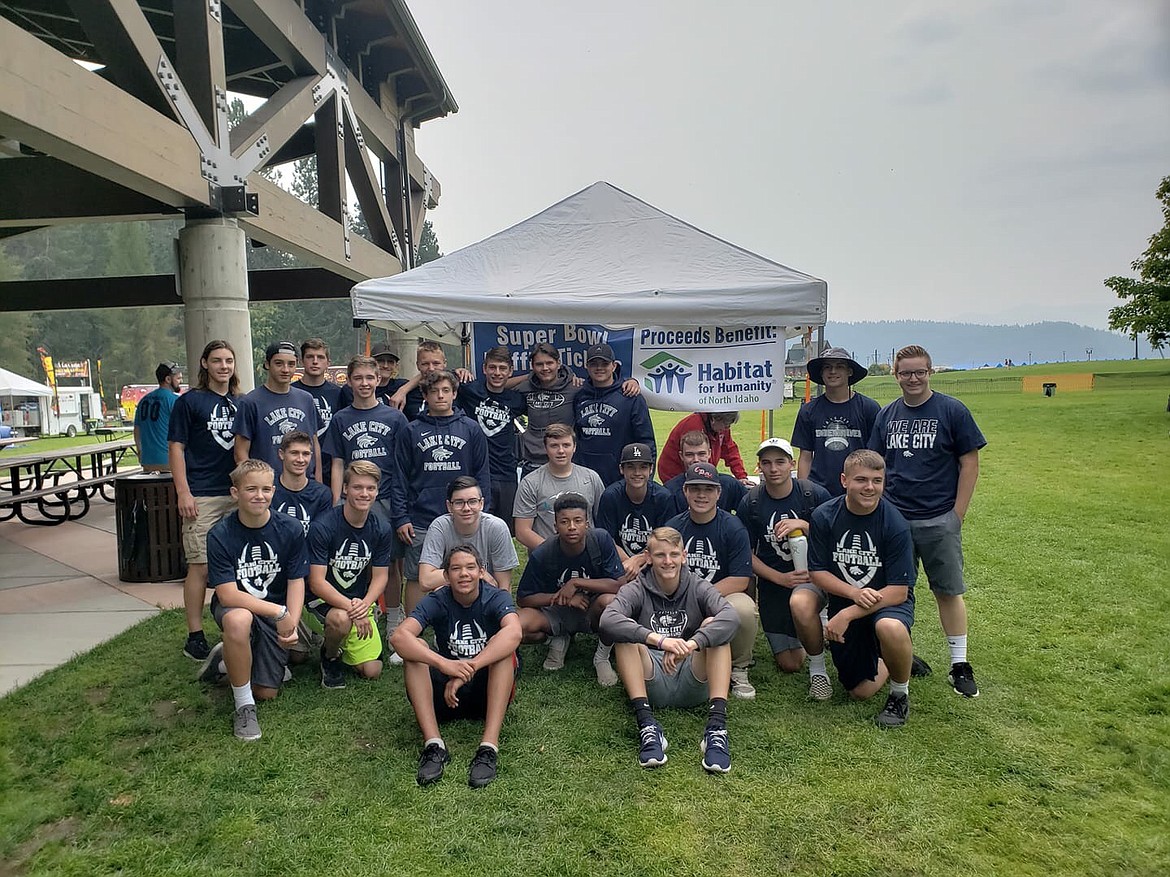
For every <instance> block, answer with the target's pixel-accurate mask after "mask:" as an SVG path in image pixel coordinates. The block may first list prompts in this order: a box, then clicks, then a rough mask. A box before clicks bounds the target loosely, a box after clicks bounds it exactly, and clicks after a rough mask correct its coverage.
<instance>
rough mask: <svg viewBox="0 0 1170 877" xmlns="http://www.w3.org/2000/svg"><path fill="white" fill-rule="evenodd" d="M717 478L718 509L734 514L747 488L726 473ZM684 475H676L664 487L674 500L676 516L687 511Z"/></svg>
mask: <svg viewBox="0 0 1170 877" xmlns="http://www.w3.org/2000/svg"><path fill="white" fill-rule="evenodd" d="M716 474H717V475H718V476H719V486H720V487H721V488H722V489H721V490H720V492H719V508H721V509H723V511H725V512H731V513H732V514H734V513H735V510H736V509H737V508H739V501H740V500H741V499H743V495H744V494H745V493H747V488H746V487H744V486H743V483H742V482H741V481H740V480H739V479H738V478H735V477H734V476H732V475H728V474H727V473H726V472H718V473H716ZM686 477H687V476H686V473H685V472H684V473H683V474H682V475H676V476H675V477H674V478H671V479H670V480H669V481H667V482H666V483H665V484H664V485H662V486H663V487H664V488H666V492H667V493H669V494H670V496H671V499H673V500H674V510H675V513H676V514H680V515H681V514H682V513H683V512H685V511H686V510H687V497H686V494H685V493H683V482H684V481H685V480H686Z"/></svg>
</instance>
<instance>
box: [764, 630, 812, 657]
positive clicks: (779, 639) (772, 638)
mask: <svg viewBox="0 0 1170 877" xmlns="http://www.w3.org/2000/svg"><path fill="white" fill-rule="evenodd" d="M764 636H766V637H767V638H768V647H769V648H771V649H772V654H773V655H778V654H780V653H781V652H791V651H793V650H794V649H803V648H804V646H803V645H801V644H800V638H799V637H795V636H789V635H788V634H786V633H769V632H768V631H766V630H765V631H764Z"/></svg>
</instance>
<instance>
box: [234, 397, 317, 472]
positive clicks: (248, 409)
mask: <svg viewBox="0 0 1170 877" xmlns="http://www.w3.org/2000/svg"><path fill="white" fill-rule="evenodd" d="M293 430H300V431H301V432H304V433H308V434H309V435H310V436H315V435H316V434H317V403H316V402H314V401H313V397H312V396H310V395H309V394H308V393H306V392H305V391H304V390H302V389H300V388H299V387H289V390H288V392H287V393H274V392H272V391H271V390H270V389H268V388H267V387H265V386H259V387H257V388H256V389H255V390H253V391H252V392H251V393H248V394H246V395H244V396H241V397H240V398H239V400H238V401H237V402H236V421H235V425H234V427H233V432H235V433H236V435H242V436H243V437H244V438H246V439H248V440H249V441H250V442H251V443H252V444H251V447H250V448H249V449H248V456H249V457H251V458H252V459H253V460H263V461H264V462H265V463H267V464H268V465H269V466H271V467H272V470H273V471H274V472H279V471H280V469H281V465H280V454H279V453H278V452H279V450H280V441H281V439H282V438H284V434H285V433H286V432H292V431H293ZM315 470H316V461H314V460H310V461H309V471H308V474H309V477H310V478H312V477H313V473H314V471H315Z"/></svg>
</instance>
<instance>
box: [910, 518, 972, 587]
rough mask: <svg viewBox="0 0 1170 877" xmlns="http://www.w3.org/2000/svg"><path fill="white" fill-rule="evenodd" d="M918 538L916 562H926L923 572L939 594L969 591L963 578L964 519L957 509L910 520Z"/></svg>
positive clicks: (912, 530)
mask: <svg viewBox="0 0 1170 877" xmlns="http://www.w3.org/2000/svg"><path fill="white" fill-rule="evenodd" d="M910 535H911V536H912V537H913V539H914V561H915V563H916V564H917V563H918V562H919V561H921V562H922V571H923V572H924V573H926V580H927V582H929V583H930V590H932V591H933V592H934V593H936V594H943V595H944V596H949V597H957V596H958V595H960V594H963V593H965V592H966V590H967V585H966V583H965V582H964V581H963V522H962V521H961V520H959V516H958V515H956V514H955V513H954V512H953V511H949V512H947V513H946V514H942V515H939V516H938V517H937V518H927V519H926V520H924V521H910Z"/></svg>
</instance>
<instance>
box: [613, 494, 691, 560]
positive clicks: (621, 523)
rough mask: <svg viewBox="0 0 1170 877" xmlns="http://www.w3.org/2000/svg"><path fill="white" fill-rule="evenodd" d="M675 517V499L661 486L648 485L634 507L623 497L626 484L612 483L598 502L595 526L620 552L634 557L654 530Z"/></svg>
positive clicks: (641, 550) (627, 498)
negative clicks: (606, 535)
mask: <svg viewBox="0 0 1170 877" xmlns="http://www.w3.org/2000/svg"><path fill="white" fill-rule="evenodd" d="M674 516H675V510H674V498H673V497H672V496H671V495H670V494H669V493H667V492H666V489H665V488H664V487H663V486H662V485H661V484H656V483H655V482H653V481H651V482H650V483H649V484H648V485H647V486H646V496H645V497H643V499H642V501H641V502H640V503H635V502H634V501H633V500H632V499H630V497H629V495H628V494H627V493H626V481H625V479H624V478H623V479H621V480H620V481H615V482H614V483H613V484H611V485H610V486H609V487H607V488H605V492H604V493H602V494H601V499H600V500H598V502H597V515H596V519H597V526H598V527H600V528H601V529H602V530H605V532H607V533H609V535H610V536H612V537H613V538H614V541H615V542H617V544H618V545H620V546H621V548H622V551H624V552H625V553H626V554H628V555H629V556H630V557H633V556H634V555H635V554H641V553H642V552H643V551H644V550H645V549H646V543H647V542H649V541H650V533H651V531H652V530H654V528H655V527H661V526H663V525H664V524H665V523H666V522H667V521H669V520H670V519H671V518H673V517H674Z"/></svg>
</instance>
